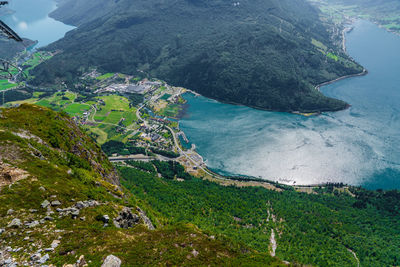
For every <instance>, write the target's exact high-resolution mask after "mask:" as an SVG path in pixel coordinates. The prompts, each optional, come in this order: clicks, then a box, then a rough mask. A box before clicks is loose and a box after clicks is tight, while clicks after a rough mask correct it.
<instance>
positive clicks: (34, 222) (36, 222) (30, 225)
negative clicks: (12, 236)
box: [25, 221, 40, 228]
mask: <svg viewBox="0 0 400 267" xmlns="http://www.w3.org/2000/svg"><path fill="white" fill-rule="evenodd" d="M39 224H40V223H39V221H33V222H26V223H25V225H26V226H27V227H29V228H34V227H36V226H38V225H39Z"/></svg>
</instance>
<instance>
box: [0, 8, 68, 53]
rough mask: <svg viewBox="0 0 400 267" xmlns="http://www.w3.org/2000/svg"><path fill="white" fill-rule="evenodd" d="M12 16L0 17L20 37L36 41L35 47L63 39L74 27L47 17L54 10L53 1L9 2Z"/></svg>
mask: <svg viewBox="0 0 400 267" xmlns="http://www.w3.org/2000/svg"><path fill="white" fill-rule="evenodd" d="M8 8H9V9H11V10H13V11H15V12H14V14H12V15H7V16H3V17H1V20H3V21H4V22H5V23H7V24H8V25H9V26H10V27H11V28H13V30H14V31H15V32H17V33H18V34H19V35H20V36H21V37H23V38H28V39H31V40H34V41H36V40H37V41H38V42H39V43H38V44H37V46H36V47H41V46H46V45H48V44H50V43H52V42H54V41H57V40H58V39H61V38H62V37H64V34H65V33H66V32H68V31H70V30H72V29H74V28H75V27H73V26H69V25H65V24H64V23H62V22H59V21H56V20H54V19H52V18H50V17H49V16H48V14H49V13H50V12H51V11H53V10H54V9H55V8H56V2H55V1H54V0H11V1H9V5H8Z"/></svg>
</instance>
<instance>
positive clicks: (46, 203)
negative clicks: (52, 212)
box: [40, 199, 50, 209]
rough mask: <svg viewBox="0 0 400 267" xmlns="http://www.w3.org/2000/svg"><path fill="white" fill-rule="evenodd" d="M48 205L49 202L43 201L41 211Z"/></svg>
mask: <svg viewBox="0 0 400 267" xmlns="http://www.w3.org/2000/svg"><path fill="white" fill-rule="evenodd" d="M49 205H50V202H49V201H48V200H47V199H46V200H45V201H43V202H42V204H41V205H40V206H41V207H42V208H43V209H45V208H47V207H48V206H49Z"/></svg>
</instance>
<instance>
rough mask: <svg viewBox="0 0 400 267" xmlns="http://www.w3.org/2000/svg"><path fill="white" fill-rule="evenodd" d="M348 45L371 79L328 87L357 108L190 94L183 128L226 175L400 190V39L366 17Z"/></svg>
mask: <svg viewBox="0 0 400 267" xmlns="http://www.w3.org/2000/svg"><path fill="white" fill-rule="evenodd" d="M346 45H347V51H348V53H349V54H350V55H351V56H352V57H353V58H354V59H355V60H356V61H358V62H359V63H360V64H362V65H363V66H364V67H365V68H366V69H367V70H368V71H369V73H368V75H366V76H362V77H354V78H349V79H345V80H341V81H339V82H336V83H333V84H330V85H327V86H324V87H323V88H321V90H322V92H323V93H324V94H326V95H328V96H332V97H335V98H339V99H343V100H345V101H346V102H348V103H350V104H351V105H352V106H351V108H350V109H347V110H344V111H340V112H332V113H324V114H322V115H320V116H314V117H303V116H300V115H294V114H287V113H279V112H267V111H261V110H255V109H252V108H248V107H243V106H235V105H229V104H224V103H220V102H217V101H214V100H211V99H207V98H205V97H201V96H200V97H195V96H194V95H191V94H186V95H185V98H186V99H187V101H188V109H187V114H186V116H185V117H184V118H183V119H181V120H180V127H181V129H182V130H183V131H184V132H185V133H186V136H187V137H188V138H189V140H190V141H191V142H192V143H195V144H196V149H197V151H198V152H199V154H201V155H202V156H203V157H204V159H205V160H206V163H207V165H208V166H209V167H210V168H211V169H212V170H214V171H216V172H218V173H220V174H225V175H248V176H253V177H260V178H263V179H268V180H273V181H279V182H281V183H286V184H304V185H306V184H320V183H326V182H343V183H346V184H351V185H362V186H364V187H367V188H371V189H376V188H384V189H390V188H400V112H399V111H400V49H399V48H400V37H399V36H397V35H394V34H392V33H389V32H387V31H385V30H384V29H381V28H379V27H378V26H376V25H375V24H373V23H371V22H368V21H363V20H360V21H357V22H356V23H355V25H354V30H353V31H351V32H350V33H349V34H347V36H346Z"/></svg>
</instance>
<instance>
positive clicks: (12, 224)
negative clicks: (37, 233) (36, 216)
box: [7, 218, 22, 228]
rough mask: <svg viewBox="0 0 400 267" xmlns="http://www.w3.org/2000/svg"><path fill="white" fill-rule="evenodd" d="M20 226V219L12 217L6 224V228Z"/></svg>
mask: <svg viewBox="0 0 400 267" xmlns="http://www.w3.org/2000/svg"><path fill="white" fill-rule="evenodd" d="M21 226H22V223H21V220H20V219H17V218H15V219H13V220H12V221H11V222H10V223H9V224H8V226H7V227H8V228H19V227H21Z"/></svg>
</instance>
